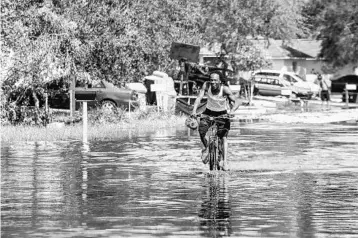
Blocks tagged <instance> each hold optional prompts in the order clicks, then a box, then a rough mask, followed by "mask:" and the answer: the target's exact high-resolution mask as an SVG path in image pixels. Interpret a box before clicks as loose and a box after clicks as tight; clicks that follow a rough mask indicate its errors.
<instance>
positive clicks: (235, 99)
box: [224, 86, 240, 112]
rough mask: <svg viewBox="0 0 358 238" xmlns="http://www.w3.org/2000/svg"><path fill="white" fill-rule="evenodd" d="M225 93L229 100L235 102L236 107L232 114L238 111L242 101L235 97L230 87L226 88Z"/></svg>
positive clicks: (233, 108)
mask: <svg viewBox="0 0 358 238" xmlns="http://www.w3.org/2000/svg"><path fill="white" fill-rule="evenodd" d="M224 93H225V94H226V95H227V98H228V99H229V101H230V102H234V106H233V107H232V109H231V112H234V111H236V110H237V109H238V108H239V106H240V100H239V99H238V98H237V97H235V96H234V94H233V93H232V91H231V89H230V88H229V87H228V86H224Z"/></svg>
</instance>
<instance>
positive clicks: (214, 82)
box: [210, 73, 221, 89]
mask: <svg viewBox="0 0 358 238" xmlns="http://www.w3.org/2000/svg"><path fill="white" fill-rule="evenodd" d="M220 83H221V80H220V75H219V74H217V73H212V74H211V75H210V84H211V87H212V88H213V89H218V88H219V87H220Z"/></svg>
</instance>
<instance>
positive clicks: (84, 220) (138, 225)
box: [1, 123, 358, 237]
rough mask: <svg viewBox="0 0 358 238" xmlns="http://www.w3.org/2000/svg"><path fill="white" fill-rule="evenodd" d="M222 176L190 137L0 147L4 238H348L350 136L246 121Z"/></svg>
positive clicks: (357, 174)
mask: <svg viewBox="0 0 358 238" xmlns="http://www.w3.org/2000/svg"><path fill="white" fill-rule="evenodd" d="M229 142H230V144H229V146H230V151H229V158H230V161H229V165H230V167H231V172H229V173H217V174H215V173H209V172H208V166H207V165H203V164H202V163H201V161H200V140H199V138H198V135H197V132H190V131H189V132H188V131H187V130H186V129H178V130H168V131H153V132H151V133H146V134H140V133H139V134H138V133H137V132H131V133H128V135H123V137H120V138H118V140H115V141H92V142H90V143H88V144H82V143H81V142H78V141H71V142H51V143H48V142H29V143H14V144H12V145H4V144H2V146H1V235H2V237H46V236H47V237H48V236H49V237H169V236H170V237H228V236H233V237H315V236H317V237H327V236H332V237H354V236H357V235H358V213H357V212H356V211H358V201H357V197H358V188H357V184H358V164H357V163H356V155H357V154H358V128H357V127H354V126H342V125H329V126H322V125H320V126H318V125H311V126H307V125H304V126H303V125H291V126H287V125H273V124H264V123H254V124H244V125H240V127H239V128H237V129H233V130H232V131H230V139H229Z"/></svg>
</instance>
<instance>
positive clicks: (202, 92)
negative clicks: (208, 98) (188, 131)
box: [191, 82, 207, 115]
mask: <svg viewBox="0 0 358 238" xmlns="http://www.w3.org/2000/svg"><path fill="white" fill-rule="evenodd" d="M206 88H207V83H206V82H205V83H204V84H203V87H202V88H201V90H200V92H199V95H198V97H197V98H196V99H195V102H194V107H193V112H192V113H191V114H192V115H196V110H197V109H198V106H199V104H200V102H201V100H202V99H203V97H204V95H205V91H206Z"/></svg>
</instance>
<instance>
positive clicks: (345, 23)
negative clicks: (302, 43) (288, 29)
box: [304, 0, 358, 68]
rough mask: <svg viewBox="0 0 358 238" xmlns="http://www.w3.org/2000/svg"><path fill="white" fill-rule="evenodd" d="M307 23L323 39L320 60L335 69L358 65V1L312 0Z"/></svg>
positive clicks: (306, 13)
mask: <svg viewBox="0 0 358 238" xmlns="http://www.w3.org/2000/svg"><path fill="white" fill-rule="evenodd" d="M304 12H305V15H306V17H307V21H306V23H307V24H308V26H309V28H310V29H311V31H312V33H313V35H314V36H315V37H316V39H318V40H322V43H321V52H320V55H319V56H320V57H322V58H324V59H325V60H326V62H327V63H328V64H329V65H330V66H331V67H333V68H335V67H341V66H344V65H346V64H349V63H355V64H356V63H357V62H358V2H357V1H355V0H342V1H340V0H327V1H323V0H311V1H310V2H309V3H308V5H307V6H306V9H305V11H304Z"/></svg>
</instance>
